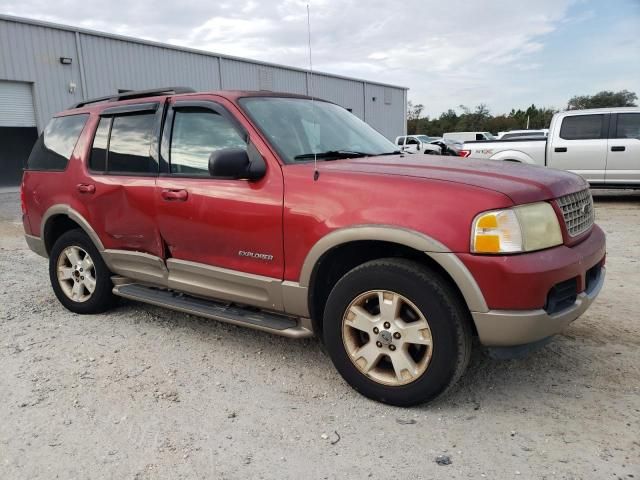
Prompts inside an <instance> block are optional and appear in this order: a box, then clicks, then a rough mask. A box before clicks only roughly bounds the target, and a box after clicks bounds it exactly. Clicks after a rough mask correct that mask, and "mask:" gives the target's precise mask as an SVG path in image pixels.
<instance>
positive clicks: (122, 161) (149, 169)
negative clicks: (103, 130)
mask: <svg viewBox="0 0 640 480" xmlns="http://www.w3.org/2000/svg"><path fill="white" fill-rule="evenodd" d="M154 122H155V114H154V113H145V114H141V115H125V116H120V117H118V116H116V117H114V118H113V123H112V126H111V139H110V140H109V154H108V157H107V171H108V172H110V173H136V174H139V173H149V174H155V173H157V172H158V164H157V163H156V162H155V161H154V160H153V159H152V158H151V157H150V155H149V149H150V147H151V138H152V132H153V125H154Z"/></svg>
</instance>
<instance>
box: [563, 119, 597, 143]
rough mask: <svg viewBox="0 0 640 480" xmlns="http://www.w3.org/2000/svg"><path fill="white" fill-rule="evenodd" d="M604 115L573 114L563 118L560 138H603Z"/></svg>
mask: <svg viewBox="0 0 640 480" xmlns="http://www.w3.org/2000/svg"><path fill="white" fill-rule="evenodd" d="M603 123H604V115H571V116H569V117H565V118H564V120H562V126H561V127H560V138H563V139H565V140H593V139H598V138H602V130H603Z"/></svg>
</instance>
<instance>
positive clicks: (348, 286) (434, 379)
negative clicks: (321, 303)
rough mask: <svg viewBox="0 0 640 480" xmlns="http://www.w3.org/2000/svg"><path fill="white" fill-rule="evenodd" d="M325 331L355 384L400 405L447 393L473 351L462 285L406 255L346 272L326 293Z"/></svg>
mask: <svg viewBox="0 0 640 480" xmlns="http://www.w3.org/2000/svg"><path fill="white" fill-rule="evenodd" d="M324 337H325V343H326V345H327V349H328V351H329V354H330V356H331V359H332V361H333V363H334V365H335V366H336V368H337V369H338V371H339V372H340V374H341V375H342V376H343V378H344V379H345V380H346V381H347V382H348V383H349V384H350V385H351V386H352V387H353V388H355V389H356V390H358V391H359V392H360V393H362V394H363V395H365V396H367V397H369V398H372V399H374V400H379V401H382V402H385V403H389V404H393V405H398V406H410V405H414V404H418V403H423V402H426V401H429V400H432V399H434V398H435V397H437V396H438V395H440V394H442V393H443V392H444V391H445V390H447V389H448V388H449V387H450V386H451V385H453V384H454V383H455V382H456V381H457V380H458V378H459V377H460V376H461V375H462V373H463V372H464V370H465V368H466V366H467V363H468V361H469V356H470V351H471V331H470V326H469V319H468V312H467V311H466V307H465V306H464V305H463V303H462V302H461V301H460V299H459V298H458V296H457V295H456V293H455V292H454V291H453V290H452V288H451V287H450V286H449V284H448V283H447V282H446V281H445V280H444V279H442V278H441V277H440V276H439V275H438V274H437V273H436V272H433V271H430V270H428V269H426V268H425V267H423V266H422V265H420V264H418V263H416V262H412V261H409V260H405V259H383V260H374V261H371V262H367V263H365V264H363V265H361V266H359V267H356V268H354V269H353V270H351V271H350V272H349V273H347V274H346V275H345V276H344V277H342V279H340V280H339V281H338V283H337V284H336V285H335V287H334V288H333V290H332V292H331V294H330V295H329V299H328V300H327V305H326V308H325V316H324Z"/></svg>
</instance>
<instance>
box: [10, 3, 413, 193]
mask: <svg viewBox="0 0 640 480" xmlns="http://www.w3.org/2000/svg"><path fill="white" fill-rule="evenodd" d="M309 84H310V74H309V72H308V71H307V70H304V69H299V68H293V67H286V66H283V65H275V64H271V63H264V62H258V61H254V60H248V59H242V58H237V57H231V56H226V55H220V54H217V53H211V52H205V51H201V50H194V49H189V48H183V47H177V46H173V45H167V44H161V43H156V42H150V41H146V40H139V39H135V38H128V37H123V36H119V35H111V34H105V33H100V32H94V31H89V30H84V29H80V28H75V27H69V26H63V25H57V24H51V23H46V22H40V21H36V20H30V19H24V18H17V17H11V16H6V15H0V146H1V147H2V148H0V185H7V184H16V183H17V182H18V181H19V178H20V175H21V168H22V165H23V162H24V160H25V158H26V156H28V153H29V151H30V150H31V146H32V144H33V142H34V141H35V138H36V137H37V134H38V132H40V131H41V130H42V128H44V126H45V125H46V124H47V121H48V120H49V118H50V117H51V116H52V115H53V114H55V113H56V112H59V111H61V110H64V109H65V108H68V107H69V106H70V105H72V104H74V103H77V102H80V101H82V100H86V99H89V98H93V97H99V96H104V95H109V94H113V93H117V92H118V91H121V90H141V89H148V88H155V87H165V86H169V85H181V86H189V87H193V88H195V89H196V90H200V91H211V90H225V89H226V90H238V89H240V90H271V91H279V92H287V93H298V94H309V93H310V92H309ZM313 86H314V89H315V91H314V92H313V93H314V95H315V96H317V97H320V98H324V99H326V100H330V101H333V102H335V103H338V104H340V105H342V106H343V107H345V108H348V109H349V110H351V111H352V112H353V113H354V114H355V115H357V116H358V117H360V118H361V119H363V120H364V121H366V122H367V123H369V124H370V125H371V126H373V127H374V128H375V129H377V130H378V131H379V132H381V133H382V134H383V135H385V136H386V137H387V138H389V139H392V140H393V139H394V138H395V137H396V136H397V135H403V134H405V129H406V116H405V115H406V102H407V89H406V88H405V87H398V86H393V85H386V84H382V83H378V82H371V81H367V80H359V79H354V78H347V77H343V76H339V75H330V74H327V73H317V72H314V75H313Z"/></svg>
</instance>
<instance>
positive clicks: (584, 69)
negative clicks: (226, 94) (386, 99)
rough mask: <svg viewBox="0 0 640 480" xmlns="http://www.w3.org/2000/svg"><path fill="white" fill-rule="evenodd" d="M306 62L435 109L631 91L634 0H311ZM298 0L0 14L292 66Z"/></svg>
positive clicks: (494, 107) (151, 1) (558, 102)
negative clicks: (399, 89)
mask: <svg viewBox="0 0 640 480" xmlns="http://www.w3.org/2000/svg"><path fill="white" fill-rule="evenodd" d="M308 3H309V4H310V11H311V37H312V58H313V66H314V69H315V70H317V71H323V72H329V73H334V74H340V75H347V76H352V77H357V78H363V79H369V80H375V81H379V82H384V83H390V84H394V85H401V86H405V87H408V88H409V94H408V98H409V100H410V101H412V102H413V103H414V104H417V103H420V104H423V105H424V107H425V108H424V112H425V113H426V114H428V115H429V116H437V115H439V114H440V113H441V112H443V111H446V110H447V109H449V108H453V109H457V110H458V111H460V109H459V106H460V105H466V106H468V107H474V106H476V105H478V104H480V103H484V104H486V105H487V106H488V107H489V109H490V111H491V112H492V113H493V114H500V113H508V112H509V111H510V110H511V108H526V107H527V106H529V105H531V104H532V103H534V104H536V105H537V106H545V107H552V108H563V107H565V106H566V103H567V101H568V100H569V98H571V97H572V96H574V95H583V94H593V93H596V92H598V91H601V90H621V89H628V90H631V91H634V92H636V93H637V94H638V95H639V96H640V0H606V1H605V0H529V1H524V0H520V1H513V0H447V1H441V0H440V1H434V0H406V1H403V2H397V1H390V0H385V1H382V0H368V1H366V0H310V1H309V2H308ZM306 5H307V1H304V0H302V1H298V0H260V1H257V0H233V1H227V0H220V1H211V0H181V1H179V2H176V1H175V0H111V1H104V0H103V1H100V2H92V1H89V0H83V1H78V0H57V1H53V2H52V1H50V0H0V13H5V14H9V15H16V16H21V17H29V18H35V19H38V20H45V21H51V22H56V23H63V24H67V25H73V26H78V27H84V28H89V29H94V30H99V31H104V32H109V33H116V34H122V35H127V36H133V37H139V38H145V39H149V40H154V41H159V42H164V43H171V44H175V45H181V46H188V47H192V48H197V49H202V50H208V51H212V52H216V53H221V54H227V55H235V56H240V57H248V58H252V59H256V60H262V61H267V62H274V63H279V64H284V65H290V66H295V67H300V68H307V67H308V65H309V52H308V46H307V7H306Z"/></svg>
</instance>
